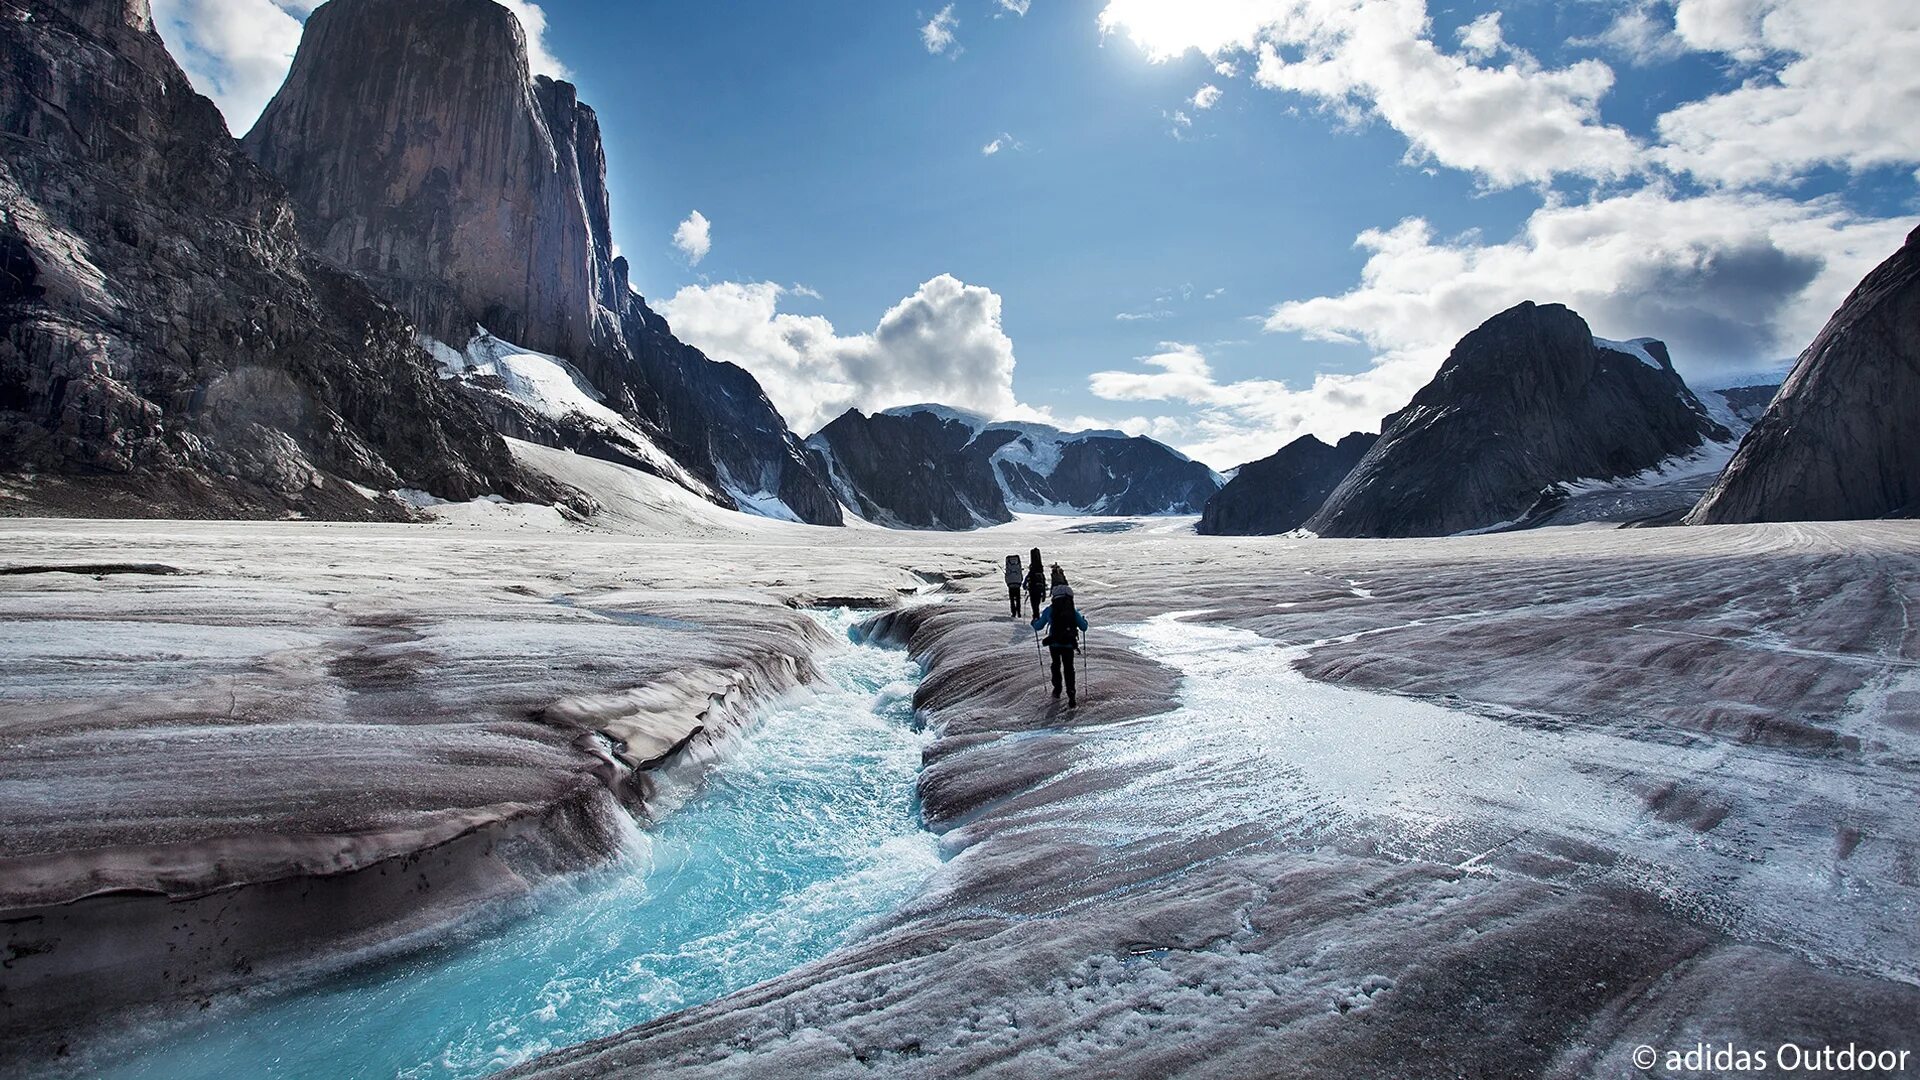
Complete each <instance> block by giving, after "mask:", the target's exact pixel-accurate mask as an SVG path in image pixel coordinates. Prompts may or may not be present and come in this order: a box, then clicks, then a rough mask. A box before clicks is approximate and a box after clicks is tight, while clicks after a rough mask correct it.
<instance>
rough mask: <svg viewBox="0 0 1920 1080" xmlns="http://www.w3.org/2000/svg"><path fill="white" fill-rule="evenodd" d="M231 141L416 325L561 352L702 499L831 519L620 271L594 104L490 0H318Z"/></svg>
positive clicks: (792, 442)
mask: <svg viewBox="0 0 1920 1080" xmlns="http://www.w3.org/2000/svg"><path fill="white" fill-rule="evenodd" d="M242 142H243V145H244V146H245V148H246V150H247V152H248V153H249V154H251V155H252V156H253V158H254V160H256V161H258V162H259V163H260V164H261V165H262V166H264V167H265V168H266V169H267V170H268V171H270V172H272V173H273V174H274V175H276V176H278V177H279V178H280V179H281V180H282V181H283V182H285V183H286V185H287V187H288V190H289V191H290V192H291V193H292V195H293V198H294V203H295V205H296V206H297V207H298V209H299V225H300V229H301V232H302V233H303V234H304V235H305V236H306V237H307V238H308V239H309V241H310V242H311V243H312V244H313V245H314V246H315V247H316V248H317V249H318V250H319V251H320V252H321V253H322V254H323V255H325V256H326V258H328V259H329V260H331V261H332V262H333V263H334V264H335V265H337V266H340V267H342V268H345V269H349V270H352V271H353V272H355V273H356V274H359V275H360V276H361V277H362V278H364V279H365V280H366V281H368V282H369V283H370V284H371V285H373V287H374V288H375V289H376V290H377V291H378V292H379V293H380V294H381V295H383V296H385V297H387V298H389V299H390V300H392V301H393V302H394V303H395V304H397V305H398V306H399V307H400V308H401V310H403V311H405V312H406V313H407V314H408V315H409V316H410V317H411V318H412V319H413V320H414V321H415V323H416V324H418V325H419V327H420V328H421V330H422V331H423V332H424V333H426V334H428V335H430V336H432V337H434V338H437V339H439V340H440V341H443V342H446V343H447V344H449V345H452V346H454V347H455V348H459V347H461V346H463V345H464V344H465V343H466V341H467V339H468V338H469V337H470V336H471V335H472V334H473V332H474V328H475V326H476V325H478V326H484V327H485V328H486V329H487V330H489V331H490V332H492V333H493V334H495V335H497V336H499V337H500V338H502V339H504V340H507V341H511V342H513V343H515V344H517V345H520V346H523V347H525V348H528V349H533V350H537V351H539V352H544V353H550V354H552V355H555V356H560V357H564V358H565V359H566V360H568V361H569V362H571V363H572V364H573V365H575V366H576V367H577V368H579V370H580V371H581V372H582V373H584V374H585V375H586V376H587V378H589V379H590V380H592V382H593V384H594V386H595V387H596V388H597V389H598V390H599V391H601V392H602V393H603V394H604V395H605V396H606V404H607V405H608V406H609V407H611V408H613V409H615V410H616V411H618V412H620V413H621V414H623V415H625V416H627V417H628V418H630V419H632V420H633V421H634V422H635V423H636V424H637V425H639V426H640V427H642V428H643V429H645V430H646V431H647V432H648V433H649V435H650V436H651V437H653V439H654V441H655V442H656V443H657V444H658V445H659V446H660V448H661V449H662V450H664V451H666V452H667V453H668V454H670V455H672V456H673V458H674V459H675V460H677V461H679V462H680V463H681V464H683V465H684V466H685V467H686V468H687V470H688V471H689V472H690V473H692V474H693V475H694V476H696V477H698V478H699V479H700V480H701V481H703V482H704V483H706V484H708V485H710V486H711V487H712V488H713V489H714V491H715V492H718V493H719V494H717V495H716V500H717V501H720V502H722V503H731V502H732V499H731V498H730V497H729V495H728V494H726V493H727V492H729V491H732V492H735V493H739V494H769V495H777V496H778V497H780V498H781V499H782V500H783V501H785V502H786V503H787V504H788V506H790V507H791V508H792V509H793V510H794V511H795V513H796V514H797V515H798V516H800V517H801V518H802V519H804V520H808V521H813V522H816V523H819V524H839V523H840V520H841V519H840V508H839V504H838V503H837V502H836V501H835V500H834V498H833V497H832V495H831V494H830V493H829V491H828V489H827V487H826V484H825V482H824V479H823V478H822V477H820V476H818V475H816V474H815V473H814V472H813V470H812V467H811V464H810V462H809V460H808V458H807V457H806V455H805V453H804V452H803V451H802V449H801V447H800V442H799V440H798V439H797V438H795V437H794V436H793V435H792V433H791V432H789V431H788V430H787V428H786V424H785V421H783V420H782V419H781V417H780V414H779V412H778V411H777V410H776V409H775V408H774V407H773V404H772V402H771V401H769V400H768V399H767V396H766V394H765V393H764V392H762V390H761V388H760V386H759V384H758V383H757V382H756V381H755V380H754V379H753V377H752V376H751V375H750V374H748V373H747V372H745V371H744V370H742V369H740V368H738V367H735V366H733V365H731V364H720V363H715V362H713V361H711V360H708V359H707V358H706V356H705V355H703V354H702V353H700V352H699V351H698V350H696V349H694V348H692V347H690V346H688V345H685V344H683V343H682V342H680V341H679V340H678V339H676V338H675V337H674V336H673V334H672V332H671V330H670V329H669V328H668V326H667V323H666V320H664V319H662V318H661V317H660V316H659V315H658V314H656V313H654V312H653V311H652V310H651V309H650V308H648V307H647V305H646V303H645V301H644V300H642V298H641V297H640V296H639V295H638V294H637V293H635V292H634V291H633V290H632V288H631V287H630V285H629V284H628V280H627V264H626V261H625V260H624V259H619V258H615V257H614V256H613V236H612V231H611V229H610V228H609V224H608V217H609V215H608V206H607V191H606V158H605V155H604V152H603V150H602V147H601V142H600V126H599V120H598V118H597V117H596V116H595V115H594V112H593V110H592V109H590V108H588V107H587V106H585V105H582V104H580V102H579V101H578V100H577V98H576V97H575V92H574V88H573V86H572V85H571V84H568V83H565V82H557V81H555V80H552V79H548V78H545V77H541V78H537V79H536V78H530V77H529V75H528V69H527V51H526V41H525V38H524V37H523V35H522V31H521V29H520V25H519V22H518V21H517V20H516V19H515V18H514V17H513V16H512V15H511V14H510V13H509V12H508V11H507V10H506V9H505V8H503V7H501V6H499V5H498V4H495V3H493V2H492V0H409V2H408V3H405V4H396V3H389V2H386V0H332V2H330V3H327V4H325V5H323V6H321V7H320V8H318V9H316V10H315V11H314V13H313V15H312V16H311V17H309V18H308V20H307V24H306V30H305V33H304V34H303V36H302V38H301V42H300V48H299V51H298V52H297V53H296V54H295V56H294V62H293V68H292V70H291V71H290V72H289V74H288V77H287V82H286V84H285V85H284V86H283V87H281V89H280V92H279V93H278V94H277V95H276V96H275V97H274V99H273V101H272V102H271V103H270V104H269V105H268V106H267V108H266V111H265V112H264V113H262V114H261V117H260V120H259V122H258V123H256V124H255V125H254V127H253V130H252V131H250V132H248V133H247V135H246V137H245V139H243V140H242ZM569 448H572V449H585V448H583V447H578V446H570V447H569ZM585 452H591V451H590V449H585Z"/></svg>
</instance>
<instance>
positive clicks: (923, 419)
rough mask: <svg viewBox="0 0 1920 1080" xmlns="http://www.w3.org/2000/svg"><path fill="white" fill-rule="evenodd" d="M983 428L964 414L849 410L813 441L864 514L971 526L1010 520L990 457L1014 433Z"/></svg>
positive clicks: (843, 492) (917, 525)
mask: <svg viewBox="0 0 1920 1080" xmlns="http://www.w3.org/2000/svg"><path fill="white" fill-rule="evenodd" d="M979 434H980V432H979V430H978V429H977V428H975V427H974V426H973V425H971V424H968V423H967V422H966V421H964V420H959V419H953V418H950V417H944V416H940V415H936V414H935V413H932V412H912V413H907V414H905V415H894V414H892V413H875V414H873V415H872V416H863V415H861V414H860V413H859V412H857V411H855V410H853V409H848V410H847V411H846V412H844V413H842V414H840V416H838V417H837V418H835V419H834V421H833V422H832V423H830V424H828V425H827V426H826V427H824V428H821V429H820V431H819V432H818V433H817V434H815V435H814V436H813V438H812V440H810V441H811V443H812V444H813V446H815V447H816V448H818V450H819V451H820V452H821V454H822V455H823V456H824V457H825V459H826V460H827V462H828V468H829V470H830V474H831V475H832V477H833V481H834V488H835V490H837V491H838V492H839V493H840V497H841V498H843V499H845V500H846V502H847V505H848V506H849V507H850V508H852V509H853V510H854V512H855V513H858V514H859V515H860V516H861V517H863V518H866V519H867V520H869V521H873V522H878V523H879V524H882V525H898V526H904V527H906V528H910V529H972V528H977V527H979V526H981V525H1000V524H1005V523H1006V522H1009V521H1012V520H1013V513H1012V512H1011V511H1009V510H1008V509H1007V502H1006V498H1005V496H1004V495H1003V494H1002V493H1001V491H1000V485H998V484H996V483H994V479H993V466H992V465H991V464H990V459H991V458H992V456H993V452H994V451H995V450H997V449H999V448H1000V447H1001V446H1004V445H1006V444H1007V443H1009V442H1012V441H1013V439H1014V438H1015V437H1016V434H1017V433H1015V432H1011V431H1006V432H993V433H990V434H991V436H992V437H991V438H988V437H984V436H983V437H981V438H977V439H976V438H975V436H976V435H979Z"/></svg>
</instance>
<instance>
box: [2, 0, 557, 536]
mask: <svg viewBox="0 0 1920 1080" xmlns="http://www.w3.org/2000/svg"><path fill="white" fill-rule="evenodd" d="M0 58H3V60H0V67H4V70H5V71H6V76H5V78H4V79H0V130H4V132H5V135H6V139H7V151H6V155H5V157H4V159H0V470H4V471H5V472H6V473H9V474H15V475H16V476H17V477H19V479H17V480H14V479H10V480H9V484H8V486H9V487H10V488H11V489H12V493H11V498H12V499H15V500H18V503H19V505H20V508H23V509H32V510H34V511H35V512H54V513H63V512H79V513H87V514H92V515H99V514H124V515H132V516H146V515H156V514H166V515H175V516H196V517H198V516H239V517H256V516H277V515H280V514H284V513H289V512H298V513H304V514H308V515H311V516H318V517H398V516H401V515H402V513H403V511H402V510H401V508H400V507H399V505H398V504H397V503H394V502H392V501H391V500H385V499H379V498H370V497H368V496H367V495H365V494H363V493H362V492H361V491H360V490H358V489H357V488H356V487H355V486H354V485H355V484H358V485H364V486H366V487H371V488H394V487H401V486H405V487H417V488H423V489H425V490H428V491H430V492H432V493H434V494H436V495H439V496H442V497H444V498H449V499H466V498H472V497H475V496H479V495H483V494H488V493H497V494H501V495H505V496H507V497H510V498H518V499H534V500H539V501H552V500H553V499H555V498H556V497H571V496H570V493H568V492H567V491H566V489H564V488H561V487H559V486H558V485H554V484H552V483H551V482H549V481H547V480H545V479H544V478H541V477H537V476H533V475H531V474H528V473H526V472H525V471H523V470H521V469H520V468H519V467H517V466H516V465H515V464H514V463H513V461H512V459H511V458H510V457H509V455H508V452H507V449H506V446H505V444H504V443H503V442H501V440H500V439H499V437H498V436H496V435H495V434H494V433H493V432H492V430H491V429H490V428H489V427H488V425H487V424H486V422H485V420H484V419H483V418H482V417H481V415H480V414H479V413H478V412H477V411H476V410H475V409H473V408H472V407H471V406H469V405H467V404H466V403H464V402H463V401H461V400H460V399H459V398H458V397H456V396H454V395H453V394H450V393H449V392H448V391H447V390H446V389H445V388H443V387H442V385H441V384H440V381H439V379H438V378H437V377H436V375H435V373H434V365H433V363H432V362H431V360H430V359H429V358H428V357H427V356H426V355H425V354H424V353H423V352H422V351H421V350H420V348H419V347H418V346H417V344H416V343H415V340H414V334H413V329H412V327H410V326H409V325H408V324H407V322H406V320H405V319H404V318H403V317H402V316H401V315H400V314H399V313H398V312H396V311H394V310H393V309H392V308H390V307H388V306H387V305H385V304H384V303H382V302H380V300H379V299H378V298H376V297H375V296H374V294H373V293H371V292H370V291H368V289H367V288H366V287H365V286H364V285H362V284H361V283H360V282H358V281H357V280H355V279H353V278H352V277H350V276H348V275H346V274H342V273H340V272H339V271H338V270H336V269H334V268H333V267H332V266H330V265H328V264H327V263H326V262H324V261H323V260H320V259H318V258H316V257H314V256H313V255H312V253H311V252H310V251H309V250H308V249H307V248H306V247H305V246H304V245H303V244H302V242H301V240H300V237H299V236H298V234H297V233H296V231H295V229H294V223H293V208H292V206H291V205H289V203H288V202H287V201H286V198H285V196H284V194H283V193H282V191H281V190H280V187H279V185H277V184H276V183H274V182H273V180H272V179H271V178H270V177H268V176H267V175H266V174H265V173H264V172H263V171H261V170H260V169H259V168H257V167H256V166H255V165H254V164H253V162H251V161H249V160H248V159H247V158H246V156H245V155H244V154H242V153H241V152H240V149H239V147H238V146H237V145H236V144H235V143H234V142H233V140H232V139H231V137H230V136H229V135H228V133H227V130H226V125H225V123H224V122H223V121H222V120H221V118H220V114H219V112H218V111H217V110H216V109H215V108H214V106H213V104H212V103H211V102H209V101H207V100H206V99H205V98H203V97H201V96H199V95H198V94H196V93H194V92H193V89H192V87H191V86H190V85H188V83H187V79H186V77H185V76H184V75H183V74H182V73H181V71H180V69H179V68H178V66H176V65H175V64H174V62H173V59H172V57H170V56H169V55H168V53H167V50H166V47H165V46H164V45H163V44H162V43H161V41H160V39H159V37H158V36H156V35H155V33H154V31H153V26H152V18H151V16H150V14H149V12H148V8H147V4H146V0H58V2H52V3H45V2H35V3H31V4H28V3H25V2H23V0H0ZM349 482H351V483H349Z"/></svg>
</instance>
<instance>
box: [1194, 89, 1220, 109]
mask: <svg viewBox="0 0 1920 1080" xmlns="http://www.w3.org/2000/svg"><path fill="white" fill-rule="evenodd" d="M1219 102H1220V88H1219V87H1217V86H1215V85H1213V84H1212V83H1207V84H1205V85H1204V86H1202V87H1200V89H1198V90H1195V91H1194V92H1193V107H1194V108H1196V109H1211V108H1213V107H1214V106H1215V105H1217V104H1219Z"/></svg>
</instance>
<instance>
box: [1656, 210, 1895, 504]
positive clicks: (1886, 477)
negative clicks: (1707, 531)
mask: <svg viewBox="0 0 1920 1080" xmlns="http://www.w3.org/2000/svg"><path fill="white" fill-rule="evenodd" d="M1916 431H1920V228H1917V229H1915V230H1914V231H1913V232H1911V233H1908V234H1907V240H1906V243H1905V244H1904V245H1902V246H1901V248H1900V250H1898V251H1896V252H1894V253H1893V255H1892V256H1890V257H1889V258H1888V259H1887V260H1886V261H1885V262H1883V263H1881V264H1880V265H1879V266H1878V267H1875V268H1874V270H1873V272H1872V273H1870V274H1868V275H1867V276H1866V277H1865V278H1864V279H1862V280H1861V282H1860V284H1859V285H1858V286H1856V287H1855V288H1854V290H1853V293H1852V294H1851V295H1850V296H1848V297H1847V299H1846V302H1845V303H1843V304H1841V305H1840V309H1839V310H1838V311H1836V312H1834V313H1833V317H1832V318H1831V319H1828V320H1827V325H1826V326H1825V327H1824V328H1823V329H1822V330H1821V331H1820V334H1819V336H1817V337H1815V338H1814V339H1813V344H1811V345H1809V346H1807V350H1806V351H1805V352H1803V353H1801V354H1800V360H1799V362H1798V363H1796V364H1795V365H1794V367H1793V371H1792V373H1791V374H1789V375H1788V376H1787V381H1786V383H1785V384H1784V385H1782V386H1781V387H1780V392H1779V394H1778V395H1777V396H1775V397H1774V398H1773V401H1772V404H1770V405H1769V406H1768V407H1767V411H1766V413H1765V414H1764V415H1762V416H1761V418H1760V420H1759V422H1758V423H1756V424H1755V425H1754V428H1753V430H1752V431H1751V432H1749V433H1748V434H1747V437H1746V439H1745V440H1743V441H1742V442H1741V444H1740V449H1739V451H1738V452H1737V453H1736V454H1734V456H1733V460H1732V461H1731V462H1729V463H1728V465H1727V468H1726V471H1725V472H1723V473H1721V475H1720V478H1719V480H1718V481H1717V482H1716V483H1715V484H1714V486H1713V488H1712V490H1710V491H1708V492H1707V494H1706V496H1705V497H1704V498H1702V499H1701V500H1700V504H1699V505H1698V506H1697V507H1695V508H1694V510H1693V512H1692V513H1690V514H1689V515H1687V519H1686V520H1687V521H1688V522H1689V523H1692V524H1706V525H1718V524H1732V523H1737V522H1752V521H1833V520H1846V519H1852V518H1878V517H1888V516H1902V517H1911V516H1913V515H1915V514H1916V513H1920V438H1916V437H1915V432H1916Z"/></svg>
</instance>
